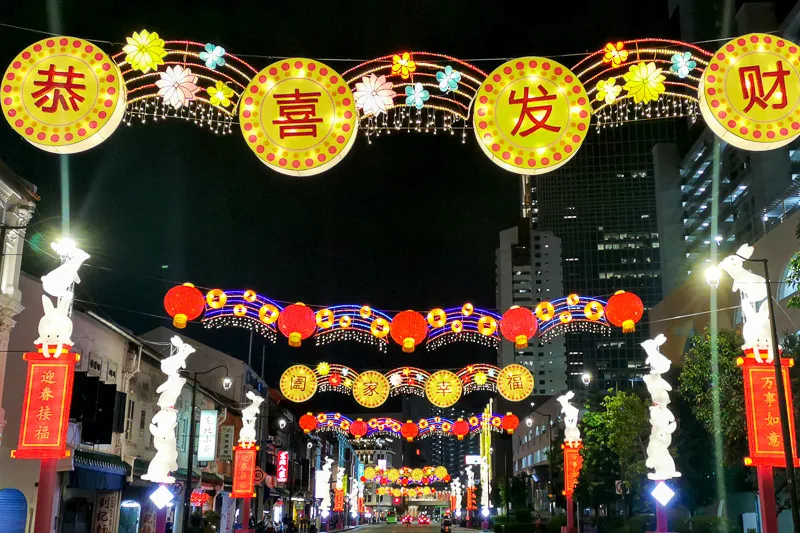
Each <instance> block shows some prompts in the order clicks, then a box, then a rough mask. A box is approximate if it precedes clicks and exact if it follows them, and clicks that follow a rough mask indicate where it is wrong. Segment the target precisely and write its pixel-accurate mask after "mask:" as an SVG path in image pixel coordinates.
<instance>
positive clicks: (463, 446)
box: [426, 406, 480, 477]
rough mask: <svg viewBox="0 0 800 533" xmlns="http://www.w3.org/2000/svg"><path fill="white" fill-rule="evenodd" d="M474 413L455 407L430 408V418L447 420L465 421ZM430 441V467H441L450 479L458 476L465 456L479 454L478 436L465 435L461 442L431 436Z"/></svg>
mask: <svg viewBox="0 0 800 533" xmlns="http://www.w3.org/2000/svg"><path fill="white" fill-rule="evenodd" d="M473 414H474V413H472V412H468V411H466V410H464V409H459V408H457V407H448V408H446V409H443V408H441V407H433V406H432V407H431V416H432V417H435V416H440V417H442V418H447V419H449V420H457V419H459V418H463V419H465V420H466V419H467V418H469V417H470V416H472V415H473ZM426 440H430V447H431V452H430V453H431V462H430V466H443V467H445V468H447V471H448V472H449V473H450V475H451V476H452V477H456V476H458V475H459V474H460V473H461V472H462V471H463V470H464V468H465V466H464V457H465V456H467V455H478V454H479V453H480V436H479V435H477V434H475V435H467V436H466V437H464V439H463V440H458V439H456V438H454V437H452V436H449V437H443V436H433V437H430V438H428V439H426Z"/></svg>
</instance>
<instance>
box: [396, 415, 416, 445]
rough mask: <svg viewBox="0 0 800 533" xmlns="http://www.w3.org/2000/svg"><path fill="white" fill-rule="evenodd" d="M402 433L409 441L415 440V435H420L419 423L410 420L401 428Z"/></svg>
mask: <svg viewBox="0 0 800 533" xmlns="http://www.w3.org/2000/svg"><path fill="white" fill-rule="evenodd" d="M400 434H401V435H402V436H403V438H405V439H406V440H407V441H408V442H411V441H413V440H414V437H416V436H417V435H419V428H418V427H417V425H416V424H415V423H414V422H412V421H411V420H409V421H408V422H406V423H405V424H403V427H401V428H400Z"/></svg>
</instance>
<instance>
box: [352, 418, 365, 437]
mask: <svg viewBox="0 0 800 533" xmlns="http://www.w3.org/2000/svg"><path fill="white" fill-rule="evenodd" d="M367 429H368V428H367V423H366V422H364V421H363V420H362V419H360V418H359V419H357V420H354V421H353V423H352V424H350V433H351V434H352V435H353V436H354V437H355V438H357V439H360V438H361V437H363V436H364V435H366V434H367Z"/></svg>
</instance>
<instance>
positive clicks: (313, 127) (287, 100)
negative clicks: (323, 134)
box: [272, 89, 322, 139]
mask: <svg viewBox="0 0 800 533" xmlns="http://www.w3.org/2000/svg"><path fill="white" fill-rule="evenodd" d="M320 96H322V93H301V92H300V89H295V90H294V92H293V93H286V94H276V95H274V96H273V98H275V100H277V102H278V110H279V112H278V117H279V118H278V119H277V120H273V121H272V123H273V124H277V125H278V129H279V131H280V136H281V139H284V138H286V137H316V136H317V124H319V123H320V122H322V119H321V118H318V117H317V116H316V114H317V103H318V102H319V97H320Z"/></svg>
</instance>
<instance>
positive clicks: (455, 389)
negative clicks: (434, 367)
mask: <svg viewBox="0 0 800 533" xmlns="http://www.w3.org/2000/svg"><path fill="white" fill-rule="evenodd" d="M462 390H463V387H462V385H461V380H460V379H459V378H458V376H457V375H456V374H454V373H453V372H450V371H449V370H438V371H436V372H434V373H433V374H431V377H430V378H428V380H427V381H426V382H425V396H426V397H427V398H428V401H429V402H431V403H432V404H433V405H435V406H436V407H442V408H445V407H451V406H452V405H454V404H455V403H456V402H457V401H458V400H459V398H461V391H462Z"/></svg>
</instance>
